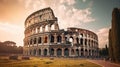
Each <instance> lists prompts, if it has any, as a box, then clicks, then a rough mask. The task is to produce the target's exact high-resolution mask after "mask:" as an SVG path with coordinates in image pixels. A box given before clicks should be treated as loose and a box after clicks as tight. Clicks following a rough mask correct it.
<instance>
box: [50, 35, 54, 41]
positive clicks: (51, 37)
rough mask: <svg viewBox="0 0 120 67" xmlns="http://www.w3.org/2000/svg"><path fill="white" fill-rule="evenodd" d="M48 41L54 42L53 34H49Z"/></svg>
mask: <svg viewBox="0 0 120 67" xmlns="http://www.w3.org/2000/svg"><path fill="white" fill-rule="evenodd" d="M50 42H51V43H54V36H53V35H50Z"/></svg>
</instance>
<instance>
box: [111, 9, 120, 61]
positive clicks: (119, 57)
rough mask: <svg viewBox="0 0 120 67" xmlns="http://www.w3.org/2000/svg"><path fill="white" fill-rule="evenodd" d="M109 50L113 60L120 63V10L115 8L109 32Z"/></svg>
mask: <svg viewBox="0 0 120 67" xmlns="http://www.w3.org/2000/svg"><path fill="white" fill-rule="evenodd" d="M109 48H110V50H109V54H110V57H111V59H112V60H113V61H116V62H120V9H118V8H114V10H113V12H112V28H111V30H110V32H109ZM111 51H112V52H111Z"/></svg>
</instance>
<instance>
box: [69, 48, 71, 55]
mask: <svg viewBox="0 0 120 67" xmlns="http://www.w3.org/2000/svg"><path fill="white" fill-rule="evenodd" d="M69 56H71V48H69Z"/></svg>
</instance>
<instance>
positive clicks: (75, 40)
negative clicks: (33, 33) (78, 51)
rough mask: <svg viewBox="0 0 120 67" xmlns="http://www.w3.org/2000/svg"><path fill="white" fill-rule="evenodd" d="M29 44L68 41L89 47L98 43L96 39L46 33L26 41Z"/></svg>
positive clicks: (67, 42) (68, 42)
mask: <svg viewBox="0 0 120 67" xmlns="http://www.w3.org/2000/svg"><path fill="white" fill-rule="evenodd" d="M26 42H27V44H28V45H33V44H42V43H66V44H78V45H85V46H89V47H97V46H98V43H97V42H96V41H93V40H90V39H84V38H78V37H76V38H74V37H72V36H70V37H64V35H63V36H62V35H52V34H51V35H46V36H41V37H36V38H31V39H30V40H28V41H26Z"/></svg>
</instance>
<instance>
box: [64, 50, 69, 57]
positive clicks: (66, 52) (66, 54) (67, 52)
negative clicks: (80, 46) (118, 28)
mask: <svg viewBox="0 0 120 67" xmlns="http://www.w3.org/2000/svg"><path fill="white" fill-rule="evenodd" d="M64 56H67V57H68V56H69V49H68V48H65V49H64Z"/></svg>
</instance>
